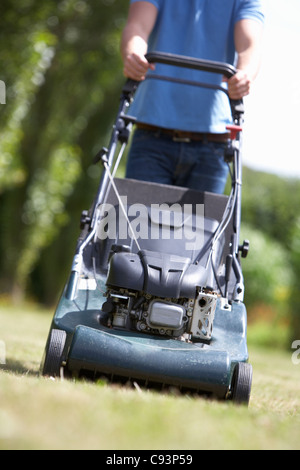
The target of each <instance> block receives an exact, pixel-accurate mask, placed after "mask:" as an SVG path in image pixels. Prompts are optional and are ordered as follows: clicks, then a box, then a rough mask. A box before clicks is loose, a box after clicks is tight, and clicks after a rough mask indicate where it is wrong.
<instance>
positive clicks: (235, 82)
mask: <svg viewBox="0 0 300 470" xmlns="http://www.w3.org/2000/svg"><path fill="white" fill-rule="evenodd" d="M224 81H226V82H227V83H228V93H229V97H230V98H231V99H232V100H240V99H242V98H244V96H247V95H249V93H250V90H251V85H252V81H251V79H250V77H249V75H248V74H247V72H245V71H243V70H238V71H237V73H236V74H235V75H234V76H233V77H231V78H230V79H229V80H228V79H226V78H224Z"/></svg>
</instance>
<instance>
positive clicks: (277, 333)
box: [0, 0, 300, 347]
mask: <svg viewBox="0 0 300 470" xmlns="http://www.w3.org/2000/svg"><path fill="white" fill-rule="evenodd" d="M128 4H129V2H128V1H127V0H97V1H96V0H90V1H87V0H59V1H57V0H55V1H54V0H43V1H42V2H38V1H36V0H22V2H19V1H17V0H1V5H0V45H1V47H0V80H2V81H4V82H5V84H6V104H1V105H0V250H1V256H0V301H1V300H2V301H4V300H5V301H7V300H8V299H9V300H10V301H13V302H22V301H24V300H28V299H29V300H30V301H34V302H36V303H39V304H43V305H45V306H50V307H51V308H54V307H55V304H56V302H57V300H58V297H59V295H60V293H61V290H62V288H63V286H64V284H65V282H66V279H67V277H68V273H69V270H70V265H71V262H72V257H73V254H74V249H75V245H76V240H77V237H78V234H79V219H80V215H81V211H82V210H84V209H88V208H89V207H90V205H91V203H92V200H93V197H94V194H95V192H96V188H97V186H98V182H99V176H100V174H101V168H100V166H93V165H92V160H93V157H94V156H95V155H96V153H97V152H98V151H99V150H100V148H101V147H102V146H107V144H108V139H109V133H110V130H111V125H112V123H113V119H114V117H115V115H116V112H117V108H118V102H119V95H120V90H121V87H122V84H123V83H124V77H123V75H122V64H121V60H120V54H119V40H120V33H121V31H122V28H123V26H124V24H125V19H126V15H127V10H128ZM265 7H266V13H267V23H266V33H265V42H264V54H263V55H264V57H263V63H262V70H261V74H260V76H259V78H258V79H257V82H256V84H255V86H254V89H253V93H252V94H251V96H250V97H249V98H247V99H246V123H245V138H244V148H245V159H244V163H245V168H244V193H243V230H242V232H243V233H242V236H243V238H247V239H249V240H250V242H251V249H250V254H249V256H248V258H247V259H246V260H245V261H243V269H244V274H245V279H246V304H247V308H248V313H249V323H250V324H251V323H252V324H254V323H256V324H258V325H264V326H265V330H264V331H265V332H266V331H267V332H268V333H266V338H267V339H266V338H265V341H269V342H270V343H272V345H273V346H276V343H277V342H278V343H280V344H282V343H283V342H286V346H287V347H290V344H291V340H294V339H299V338H300V291H299V284H298V279H299V278H300V205H299V201H300V158H299V157H300V155H299V153H300V152H299V148H298V145H297V138H296V136H297V133H298V132H299V131H298V123H299V117H298V109H299V104H300V103H299V101H300V92H299V72H300V70H299V61H298V60H297V55H298V54H297V53H298V51H297V50H296V47H297V45H298V44H299V39H300V33H299V30H300V28H299V18H300V15H299V13H300V5H299V0H286V1H285V2H284V11H283V6H282V2H281V1H280V0H265ZM261 331H263V330H261Z"/></svg>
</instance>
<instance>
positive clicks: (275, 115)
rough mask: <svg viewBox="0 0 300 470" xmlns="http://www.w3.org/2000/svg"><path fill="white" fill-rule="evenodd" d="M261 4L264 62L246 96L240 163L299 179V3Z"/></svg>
mask: <svg viewBox="0 0 300 470" xmlns="http://www.w3.org/2000/svg"><path fill="white" fill-rule="evenodd" d="M263 2H264V5H265V12H266V25H265V33H264V44H263V59H262V66H261V70H260V73H259V75H258V77H257V79H256V81H255V84H254V85H253V89H252V91H251V95H249V96H248V97H246V98H245V110H246V113H245V124H244V134H243V142H244V143H243V161H244V163H245V164H246V165H247V166H249V167H250V168H254V169H257V170H261V171H267V172H271V173H276V174H278V175H281V176H288V177H290V176H291V177H297V178H300V51H299V48H300V0H285V1H282V0H263Z"/></svg>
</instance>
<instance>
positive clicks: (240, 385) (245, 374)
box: [231, 362, 253, 406]
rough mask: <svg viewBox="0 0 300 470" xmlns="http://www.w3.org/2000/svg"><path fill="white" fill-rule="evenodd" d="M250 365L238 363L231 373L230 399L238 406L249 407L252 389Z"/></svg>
mask: <svg viewBox="0 0 300 470" xmlns="http://www.w3.org/2000/svg"><path fill="white" fill-rule="evenodd" d="M252 375H253V369H252V365H251V364H248V363H246V362H238V363H237V364H236V366H235V368H234V371H233V377H232V382H231V399H232V401H233V402H234V403H236V404H238V405H246V406H247V405H249V401H250V394H251V387H252Z"/></svg>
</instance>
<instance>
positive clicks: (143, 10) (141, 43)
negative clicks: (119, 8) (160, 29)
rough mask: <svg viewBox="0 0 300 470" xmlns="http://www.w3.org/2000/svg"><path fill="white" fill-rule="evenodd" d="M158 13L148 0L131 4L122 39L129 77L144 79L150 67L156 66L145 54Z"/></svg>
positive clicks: (125, 66) (125, 65)
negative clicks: (150, 62)
mask: <svg viewBox="0 0 300 470" xmlns="http://www.w3.org/2000/svg"><path fill="white" fill-rule="evenodd" d="M157 13H158V11H157V8H156V7H155V6H154V5H153V4H152V3H149V2H147V1H140V2H136V3H133V4H132V5H131V6H130V9H129V14H128V19H127V23H126V26H125V28H124V31H123V34H122V40H121V55H122V58H123V63H124V75H125V76H126V77H128V78H132V79H133V80H137V81H141V80H144V79H145V75H146V73H147V71H148V69H149V68H150V69H152V70H154V68H155V66H154V65H153V64H149V62H148V61H147V60H146V59H145V54H146V53H147V50H148V39H149V36H150V34H151V31H152V29H153V27H154V25H155V22H156V18H157Z"/></svg>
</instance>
